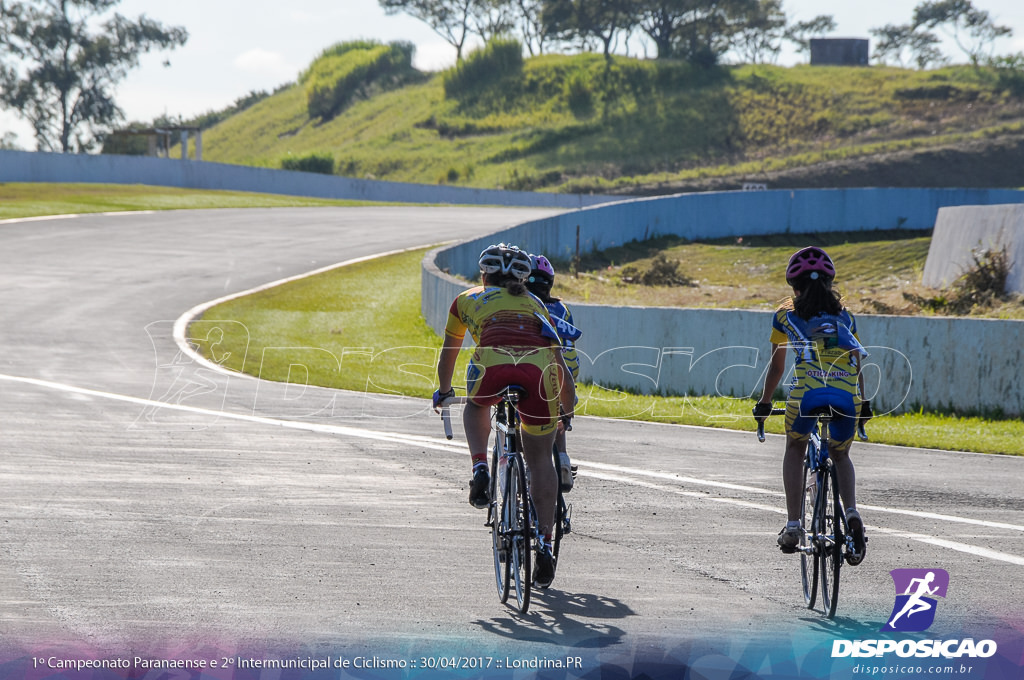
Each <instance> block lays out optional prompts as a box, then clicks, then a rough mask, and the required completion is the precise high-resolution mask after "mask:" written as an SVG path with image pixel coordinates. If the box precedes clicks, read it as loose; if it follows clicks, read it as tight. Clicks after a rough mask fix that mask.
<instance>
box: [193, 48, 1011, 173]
mask: <svg viewBox="0 0 1024 680" xmlns="http://www.w3.org/2000/svg"><path fill="white" fill-rule="evenodd" d="M444 77H445V74H443V73H442V74H433V75H432V76H430V77H427V78H426V79H425V80H424V81H423V82H417V83H413V84H409V85H406V86H405V87H402V88H400V89H397V90H394V91H388V92H381V93H377V94H373V95H372V96H369V97H368V98H366V99H363V100H361V101H355V102H353V103H352V105H351V106H349V107H348V108H346V109H345V110H344V111H342V112H341V113H340V115H338V116H337V117H336V118H334V119H332V120H330V121H326V122H324V121H320V120H318V119H313V118H311V117H310V116H309V114H308V111H307V103H306V97H305V94H304V90H303V87H302V86H301V85H298V84H297V85H294V86H291V87H286V88H283V89H282V90H281V91H279V92H277V93H275V94H274V95H273V96H270V97H268V98H267V99H265V100H263V101H261V102H259V103H258V104H256V105H254V106H252V107H250V108H248V109H246V110H244V111H242V112H240V113H239V114H237V115H234V116H231V117H230V118H228V119H227V120H226V121H224V122H223V123H221V124H219V125H217V126H214V127H213V128H210V129H209V130H206V131H204V133H203V146H204V157H205V158H207V159H209V160H213V161H219V162H227V163H239V164H245V165H257V166H265V167H279V165H280V161H281V159H282V158H284V157H287V156H289V155H293V156H302V155H305V154H308V153H311V152H314V151H316V152H325V153H331V154H332V155H333V156H334V157H335V158H336V159H337V160H338V173H339V174H343V175H347V176H353V177H374V178H377V179H388V180H397V181H414V182H425V183H452V184H460V185H468V186H479V187H504V188H512V189H539V190H550V191H591V190H594V191H623V192H626V191H631V190H639V189H642V188H644V187H648V188H649V187H655V186H658V185H671V184H672V183H673V182H680V181H689V180H694V179H704V178H715V177H737V176H741V177H742V176H757V175H758V174H759V173H764V172H774V171H780V170H786V169H792V168H799V167H805V166H808V165H811V164H816V163H821V162H823V161H835V160H848V159H857V158H864V157H869V156H878V155H880V154H887V153H893V152H897V151H910V150H922V149H929V148H935V147H938V146H942V145H950V144H962V143H967V142H971V141H976V140H982V139H988V138H1002V137H1019V136H1020V135H1021V134H1022V133H1024V100H1022V99H1021V98H1020V97H1018V96H1017V95H1016V94H1014V92H1013V90H1012V88H1007V87H1006V86H1005V85H1004V84H1001V82H1000V80H999V77H998V75H997V73H996V72H995V71H994V70H993V69H990V68H974V67H967V66H952V67H946V68H942V69H937V70H933V71H916V70H909V69H897V68H888V67H872V68H860V67H820V66H815V67H810V66H797V67H792V68H783V67H776V66H765V65H759V66H734V67H722V68H715V69H708V70H703V69H698V68H695V67H693V66H691V65H689V64H687V63H685V62H677V61H671V60H660V61H656V60H639V59H632V58H626V57H617V58H615V60H614V64H613V66H612V67H611V69H610V70H606V62H605V60H604V59H603V57H602V56H601V55H596V54H579V55H572V56H569V55H559V54H548V55H543V56H538V57H533V58H530V59H528V60H526V61H525V63H524V65H523V68H522V70H521V72H519V73H516V74H513V75H506V76H505V77H503V78H502V79H501V82H500V86H489V85H488V84H487V83H486V82H484V83H482V84H481V85H479V87H478V88H477V89H476V90H472V91H469V92H460V93H458V94H457V95H453V96H448V97H446V95H445V91H444Z"/></svg>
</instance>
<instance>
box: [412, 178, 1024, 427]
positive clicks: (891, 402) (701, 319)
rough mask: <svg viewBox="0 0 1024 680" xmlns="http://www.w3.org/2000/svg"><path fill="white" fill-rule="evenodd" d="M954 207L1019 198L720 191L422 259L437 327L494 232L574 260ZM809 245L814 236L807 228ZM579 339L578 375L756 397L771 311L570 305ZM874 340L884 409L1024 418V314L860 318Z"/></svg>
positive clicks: (856, 226) (926, 217) (569, 219)
mask: <svg viewBox="0 0 1024 680" xmlns="http://www.w3.org/2000/svg"><path fill="white" fill-rule="evenodd" d="M957 202H963V203H973V204H983V203H984V204H990V203H1011V202H1013V203H1024V192H1021V191H1011V190H928V189H920V190H913V189H909V190H908V189H847V190H824V191H815V190H806V191H792V192H791V191H767V192H723V193H717V194H693V195H680V196H673V197H667V198H661V199H644V200H637V201H626V202H620V203H614V204H608V205H605V206H600V207H594V208H587V209H583V210H578V211H574V212H570V213H564V214H561V215H557V216H554V217H549V218H545V219H542V220H538V221H535V222H529V223H526V224H523V225H519V226H517V227H513V228H510V229H507V230H504V231H501V232H497V233H495V234H491V235H488V236H485V237H483V238H479V239H475V240H473V241H468V242H465V243H462V244H458V245H456V246H450V247H446V248H441V249H438V250H435V251H433V252H431V253H429V254H428V255H427V256H426V257H425V258H424V261H423V314H424V317H425V318H426V319H427V322H428V323H429V324H430V325H431V327H433V328H434V329H435V330H436V331H437V332H439V333H440V332H441V331H442V330H443V327H444V323H445V320H446V318H447V311H448V307H449V306H450V305H451V301H452V299H454V297H455V296H456V295H457V294H458V293H459V292H460V291H461V290H463V289H464V288H465V285H466V284H465V283H464V282H460V281H459V280H458V279H456V278H454V277H452V276H451V274H459V275H461V276H464V277H467V278H472V277H474V276H475V275H476V272H477V264H476V262H477V257H478V256H479V253H480V251H481V250H482V249H483V248H484V247H485V246H486V245H488V244H490V243H494V242H496V241H506V242H511V243H516V244H518V245H520V246H521V247H524V248H526V249H528V250H531V251H533V252H543V253H546V254H552V253H554V254H556V255H558V256H560V257H567V256H570V255H571V254H572V253H574V252H575V248H576V233H577V226H578V227H579V235H580V236H579V239H580V250H581V251H582V250H586V249H590V248H593V249H600V248H605V247H608V246H611V245H616V244H618V243H623V242H626V241H629V240H632V239H641V240H642V239H644V238H648V237H651V236H654V235H658V234H679V235H682V236H685V237H686V238H689V239H705V238H716V237H727V236H747V235H751V234H771V233H785V232H790V233H805V234H809V235H812V234H816V233H820V232H825V231H859V230H865V229H868V230H870V229H889V228H897V227H899V228H909V229H921V230H928V229H931V228H932V226H933V225H934V223H935V219H936V215H937V214H938V211H939V209H940V208H942V207H945V206H948V205H956V204H957ZM809 240H813V237H812V236H809ZM572 310H573V314H574V316H575V317H576V320H577V322H578V325H579V327H580V328H582V329H583V331H584V335H583V337H582V338H581V340H580V342H579V350H580V352H581V353H582V354H583V355H584V358H583V359H582V360H581V378H582V379H583V380H590V381H593V382H595V383H598V384H601V385H605V386H612V387H622V388H624V389H629V390H636V391H640V392H645V393H664V394H682V395H685V394H700V395H704V394H717V395H723V396H734V397H746V396H749V395H752V394H759V392H760V388H761V382H762V380H763V376H764V372H765V370H766V369H767V364H768V358H769V357H768V349H769V343H768V337H769V334H770V328H771V312H758V311H747V310H727V309H676V308H642V307H602V306H596V305H582V304H573V305H572ZM858 323H859V331H860V336H861V339H862V340H863V342H864V343H865V344H866V345H868V346H869V349H870V351H871V357H870V358H869V360H868V361H867V365H866V368H865V376H866V378H867V391H868V394H869V395H873V397H874V400H875V402H876V405H877V406H878V407H879V408H878V410H879V411H880V412H884V411H903V410H907V409H911V408H918V407H922V406H923V407H925V408H947V407H952V408H956V409H960V410H979V409H993V410H994V409H1000V410H1002V411H1004V412H1006V413H1009V414H1021V413H1024V381H1020V380H1017V379H1016V367H1017V366H1019V365H1021V363H1020V362H1021V360H1022V359H1024V357H1022V356H1021V352H1022V351H1024V350H1022V349H1021V343H1020V342H1019V338H1020V337H1022V333H1024V322H1020V321H998V320H980V319H960V318H946V317H943V318H938V317H900V316H879V315H863V316H859V317H858Z"/></svg>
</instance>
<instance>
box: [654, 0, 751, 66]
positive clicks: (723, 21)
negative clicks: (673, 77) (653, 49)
mask: <svg viewBox="0 0 1024 680" xmlns="http://www.w3.org/2000/svg"><path fill="white" fill-rule="evenodd" d="M758 7H759V0H641V1H640V16H639V25H640V27H641V29H643V31H644V33H646V34H647V35H648V36H649V37H650V38H651V40H652V41H653V42H654V44H655V45H656V46H657V48H658V58H659V59H664V58H674V57H681V58H684V59H687V60H688V61H691V62H694V63H698V64H702V65H705V66H709V65H712V64H714V63H716V62H717V61H718V59H719V58H720V57H721V55H722V54H724V53H725V52H727V51H728V50H729V49H730V48H731V47H732V46H733V44H734V40H735V38H736V35H737V34H738V32H739V31H741V30H742V29H743V27H745V26H746V25H748V23H749V22H750V20H751V18H752V17H754V16H755V15H756V14H757V11H758Z"/></svg>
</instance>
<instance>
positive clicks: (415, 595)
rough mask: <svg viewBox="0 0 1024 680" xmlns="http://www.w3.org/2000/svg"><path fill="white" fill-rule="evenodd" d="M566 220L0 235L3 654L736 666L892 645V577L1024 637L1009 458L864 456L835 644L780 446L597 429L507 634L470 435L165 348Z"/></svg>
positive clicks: (187, 224) (1019, 465)
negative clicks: (357, 277) (927, 579)
mask: <svg viewBox="0 0 1024 680" xmlns="http://www.w3.org/2000/svg"><path fill="white" fill-rule="evenodd" d="M549 213H550V211H539V210H510V209H480V208H434V209H422V208H350V209H276V210H247V211H240V210H216V211H199V212H163V213H154V214H131V215H127V214H126V215H108V216H84V217H77V218H72V219H54V220H44V221H23V222H17V223H6V224H0V347H2V348H3V355H2V357H0V414H2V416H0V455H2V462H0V651H2V652H4V653H6V654H7V655H8V657H9V658H19V655H20V654H23V653H28V654H32V655H35V656H38V655H42V654H43V652H44V651H52V652H56V653H60V654H71V653H72V651H74V652H75V653H76V654H83V655H84V654H92V655H104V654H107V655H118V654H128V653H137V654H144V655H145V654H151V655H164V656H170V655H182V654H193V655H198V654H207V655H209V656H216V655H219V654H224V655H227V654H233V653H235V652H241V651H242V650H247V651H252V652H253V653H256V652H259V653H263V654H270V653H272V652H273V651H274V650H278V651H279V652H280V653H282V654H297V653H298V652H297V651H296V650H306V651H308V652H309V653H314V651H315V650H324V649H333V650H338V649H343V650H345V653H351V654H355V653H358V652H359V650H370V651H372V652H373V653H374V654H382V653H383V654H386V655H387V656H389V657H393V658H413V657H414V656H416V655H420V654H439V653H442V652H444V653H458V654H464V655H467V656H474V657H476V656H480V655H484V656H487V655H494V656H499V655H500V656H501V657H502V658H504V657H505V655H506V654H513V655H519V656H521V657H523V658H527V657H529V658H535V657H536V656H538V655H539V656H545V657H546V656H561V655H565V654H567V653H572V652H578V651H580V650H582V651H584V652H586V653H587V654H597V653H600V654H601V655H603V657H602V658H604V659H606V660H607V659H610V658H626V659H628V658H636V657H637V655H641V656H644V657H645V658H661V657H659V655H661V656H663V657H664V659H665V663H666V664H671V663H673V659H676V658H677V657H676V656H673V655H678V654H680V653H681V654H684V655H685V656H687V657H688V658H690V659H694V658H700V659H713V658H716V657H717V656H721V655H725V656H728V657H730V658H736V655H737V652H736V650H737V649H738V650H740V652H742V650H743V649H745V648H747V646H749V645H750V644H751V641H754V640H766V641H769V642H771V641H778V640H784V641H788V642H793V643H794V644H795V642H794V641H797V640H800V641H806V644H810V645H812V646H813V645H814V644H828V643H829V641H830V640H832V639H835V638H836V637H837V636H838V637H851V636H860V637H864V636H870V635H876V634H877V631H878V630H879V628H881V626H882V625H883V624H884V623H885V621H886V620H887V617H888V615H889V614H890V612H891V610H892V607H893V600H894V585H893V581H892V579H891V577H890V574H889V572H890V570H892V569H897V568H942V569H945V570H947V571H948V572H949V574H950V589H949V593H948V595H947V597H946V598H945V599H944V601H943V602H942V606H941V610H940V612H939V615H938V616H937V618H936V622H935V623H934V624H933V626H932V628H931V629H930V630H929V632H928V634H929V635H932V636H938V637H942V636H946V637H950V636H954V637H955V636H957V635H960V634H962V633H964V632H965V631H969V632H970V633H971V634H972V635H974V636H975V637H978V636H979V635H984V634H988V633H992V632H993V631H994V633H993V634H995V633H1000V634H1001V633H1006V632H1008V631H1013V630H1018V631H1019V630H1020V629H1021V621H1022V615H1021V612H1022V611H1024V585H1022V579H1021V576H1022V574H1024V499H1022V492H1021V488H1022V486H1021V479H1022V473H1024V460H1022V459H1020V458H1013V457H1005V456H991V455H974V454H970V453H950V452H939V451H928V450H917V449H907V448H895V447H886V446H880V445H874V444H856V445H855V446H856V462H857V471H858V488H859V497H860V506H861V508H862V514H863V516H864V518H865V520H866V522H867V525H868V531H869V536H870V543H869V553H868V558H867V560H866V561H865V562H864V564H862V565H861V566H859V567H857V568H845V569H844V570H843V580H842V592H841V594H840V603H839V613H838V615H837V617H836V619H835V620H834V621H831V622H830V621H827V620H825V619H824V617H823V616H822V615H821V613H820V611H808V610H807V609H806V608H805V607H804V606H803V602H802V598H801V595H800V592H799V573H798V564H797V560H796V559H795V558H793V557H791V556H785V555H782V554H781V553H780V552H779V551H778V550H777V549H776V548H775V538H776V534H777V533H778V531H779V528H780V527H781V526H782V524H783V523H784V514H783V497H782V493H781V478H780V477H781V475H780V470H781V452H782V440H781V438H780V437H770V438H769V440H768V442H766V443H765V444H759V443H758V442H757V440H756V439H755V437H754V435H753V433H752V432H751V431H750V429H749V424H748V423H738V424H737V431H723V430H712V429H704V428H694V427H679V426H669V425H662V424H651V423H634V422H614V421H606V420H600V419H595V418H588V417H581V418H579V419H577V422H576V423H575V429H574V431H573V433H572V434H571V435H570V436H571V440H570V443H571V451H572V453H573V454H574V456H575V459H576V461H577V462H578V463H579V465H580V470H581V471H580V477H579V479H578V484H577V489H575V490H574V491H573V492H572V493H571V494H570V499H571V501H572V503H573V508H574V510H573V513H574V526H575V532H574V534H572V535H571V536H570V537H569V538H567V540H566V542H565V543H564V547H563V560H562V563H561V564H560V568H559V573H558V578H557V579H556V581H555V584H554V585H553V586H552V588H551V589H550V590H549V591H547V592H543V593H540V594H539V595H537V596H536V598H535V602H534V606H533V608H532V610H531V612H530V614H528V615H527V616H518V615H515V614H514V613H513V612H512V611H511V610H510V609H508V608H506V607H504V606H502V605H501V604H499V603H498V601H497V598H496V596H495V593H494V588H493V585H492V582H493V580H492V579H493V576H492V571H491V566H490V559H491V557H490V548H489V546H490V539H489V535H488V533H487V530H486V529H485V528H484V527H483V526H482V524H483V513H482V512H480V511H476V510H474V509H472V508H471V507H470V506H469V504H468V503H467V502H466V496H467V483H468V477H469V475H468V471H469V464H468V459H467V455H466V450H465V448H464V445H463V444H462V440H461V439H459V438H457V439H456V440H455V441H454V442H450V443H449V442H447V441H445V440H444V439H443V436H442V434H441V431H440V427H439V422H438V420H437V419H436V416H434V415H433V413H432V411H430V409H429V404H428V403H427V402H425V401H423V400H418V399H409V398H401V397H382V396H379V395H364V394H358V393H349V392H333V391H328V390H322V389H318V388H309V389H306V390H304V391H303V390H297V389H296V388H295V387H294V386H293V387H291V388H290V389H289V390H285V389H284V388H283V387H282V386H280V385H274V384H267V383H261V382H260V381H257V380H254V379H251V378H247V377H239V376H235V377H229V376H226V375H222V374H220V373H218V372H215V371H212V370H209V369H208V367H205V366H203V365H200V364H197V363H195V362H193V361H191V360H190V359H189V357H188V356H186V355H183V354H181V353H180V352H179V348H178V346H177V345H176V344H175V342H174V340H173V338H172V328H173V324H174V322H175V321H176V320H177V319H178V318H179V317H180V316H181V315H182V314H184V313H185V312H186V311H187V310H189V309H191V308H192V307H194V306H195V305H198V304H200V303H203V302H205V301H208V300H211V299H214V298H218V297H220V296H224V295H228V294H231V293H235V292H238V291H243V290H247V289H249V288H252V287H254V286H258V285H261V284H265V283H267V282H270V281H274V280H277V279H281V278H283V277H288V276H293V275H298V274H301V273H304V272H306V271H309V270H312V269H316V268H319V267H323V266H326V265H330V264H332V263H335V262H340V261H344V260H348V259H351V258H355V257H360V256H364V255H371V254H374V253H378V252H383V251H389V250H393V249H395V248H398V247H405V246H416V245H426V244H430V243H437V242H440V241H444V240H449V239H453V238H464V237H469V236H474V235H478V234H481V233H486V232H489V231H492V230H494V229H497V228H499V227H502V226H506V225H510V224H514V223H516V222H520V221H524V220H527V219H531V218H533V217H535V216H539V215H542V214H549ZM740 428H743V430H742V431H740ZM802 644H803V643H802ZM680 650H683V651H682V652H680ZM303 653H305V652H303ZM530 655H533V656H530ZM616 655H619V656H616ZM708 663H709V664H711V665H712V666H713V665H714V664H713V663H712V662H711V661H708ZM752 663H753V666H754V667H756V666H757V664H758V663H760V662H759V661H758V660H757V659H755V660H754V661H753V662H752Z"/></svg>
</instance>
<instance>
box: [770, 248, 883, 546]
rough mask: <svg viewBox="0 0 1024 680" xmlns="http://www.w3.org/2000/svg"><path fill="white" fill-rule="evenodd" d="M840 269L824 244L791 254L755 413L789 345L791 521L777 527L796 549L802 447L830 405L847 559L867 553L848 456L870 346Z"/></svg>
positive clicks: (865, 414)
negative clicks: (836, 283)
mask: <svg viewBox="0 0 1024 680" xmlns="http://www.w3.org/2000/svg"><path fill="white" fill-rule="evenodd" d="M835 275H836V269H835V265H834V263H833V262H832V259H831V258H830V257H829V256H828V254H827V253H826V252H825V251H824V250H822V249H821V248H816V247H813V246H812V247H808V248H803V249H801V250H799V251H797V252H796V253H794V254H793V256H792V257H791V258H790V260H789V264H788V265H787V267H786V282H787V283H788V284H789V285H790V286H792V288H793V297H792V299H791V300H789V301H787V302H786V303H785V304H783V305H782V306H781V307H779V309H778V310H776V312H775V318H774V319H773V320H772V333H771V339H770V342H771V346H772V354H771V363H770V364H769V366H768V372H767V374H766V375H765V379H764V388H763V390H762V392H761V399H760V400H759V401H758V403H757V405H756V406H755V408H754V418H756V419H758V420H763V419H764V418H766V417H768V415H770V414H771V408H772V405H771V399H772V394H773V393H774V391H775V388H776V387H777V386H778V384H779V381H780V380H782V377H783V375H784V374H785V371H786V348H790V349H792V350H793V351H794V353H795V361H794V366H793V382H792V384H791V386H790V391H789V396H788V398H787V400H786V435H787V436H786V453H785V457H784V459H783V463H782V481H783V486H784V487H785V490H786V511H787V514H788V517H789V521H788V523H787V524H786V526H785V527H784V528H783V529H782V531H781V532H779V539H778V544H779V547H780V548H781V549H782V551H783V552H786V553H792V552H794V551H795V549H796V547H797V546H798V545H799V544H800V537H801V534H802V532H803V527H801V525H800V502H801V496H802V493H803V489H802V488H801V486H802V484H803V467H804V451H805V450H806V448H807V440H808V438H809V436H810V432H811V430H812V429H813V427H814V423H815V420H816V419H815V417H814V416H812V415H811V413H812V411H814V409H816V408H820V407H827V406H831V407H832V409H833V412H835V413H837V414H839V415H837V416H835V417H833V419H832V422H831V423H830V424H829V431H828V437H829V451H830V455H831V457H832V459H833V461H834V463H835V466H836V472H837V473H838V481H839V493H840V495H841V496H842V498H843V503H844V504H845V506H846V516H847V521H848V523H849V527H850V533H851V535H852V536H853V541H854V556H853V559H851V560H849V562H850V564H859V563H860V562H861V560H863V559H864V553H865V542H866V540H867V539H866V538H865V535H864V521H863V520H862V519H861V516H860V513H859V512H858V511H857V501H856V475H855V473H854V469H853V461H852V460H851V459H850V445H851V443H852V442H853V435H854V430H855V428H856V424H857V418H858V417H859V418H861V419H863V420H867V419H868V418H870V417H871V415H872V414H871V402H870V401H868V400H867V399H863V398H862V397H863V393H864V378H863V375H862V374H861V370H860V369H861V362H862V360H863V358H864V357H866V356H867V351H866V350H865V349H864V347H863V345H861V344H860V340H859V339H858V337H857V322H856V320H855V319H854V317H853V315H852V314H851V313H850V312H849V310H847V309H846V308H845V307H844V306H843V303H842V298H841V297H840V296H839V294H838V293H837V292H836V291H834V290H833V289H832V281H833V279H834V278H835Z"/></svg>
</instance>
